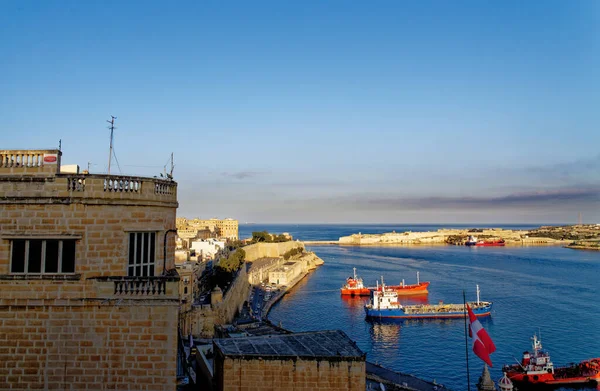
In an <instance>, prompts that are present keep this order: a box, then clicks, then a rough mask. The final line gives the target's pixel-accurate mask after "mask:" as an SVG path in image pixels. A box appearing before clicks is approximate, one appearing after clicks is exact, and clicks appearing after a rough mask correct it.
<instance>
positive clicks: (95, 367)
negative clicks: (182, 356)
mask: <svg viewBox="0 0 600 391" xmlns="http://www.w3.org/2000/svg"><path fill="white" fill-rule="evenodd" d="M29 303H31V304H24V305H1V306H0V328H1V330H2V333H1V336H0V379H3V381H0V390H30V389H46V390H48V389H50V390H53V389H59V390H66V389H70V390H84V389H95V390H101V389H117V390H166V389H170V390H174V389H175V386H176V384H175V382H176V360H175V359H174V358H175V357H176V355H177V311H178V309H177V304H176V303H174V304H172V305H171V306H164V305H163V306H155V305H150V306H145V305H143V303H140V302H137V301H136V303H131V302H129V301H126V300H125V301H123V302H121V303H120V304H115V305H111V304H114V302H113V303H111V304H109V303H106V302H102V301H95V302H94V301H90V302H81V301H78V302H64V303H52V304H51V303H48V302H44V301H39V302H37V303H36V301H35V300H30V301H29Z"/></svg>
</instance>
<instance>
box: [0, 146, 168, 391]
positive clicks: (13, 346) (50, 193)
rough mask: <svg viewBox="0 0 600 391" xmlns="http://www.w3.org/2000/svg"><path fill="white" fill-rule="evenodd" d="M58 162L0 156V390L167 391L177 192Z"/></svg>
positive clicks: (55, 156)
mask: <svg viewBox="0 0 600 391" xmlns="http://www.w3.org/2000/svg"><path fill="white" fill-rule="evenodd" d="M61 155H62V154H61V152H60V151H58V150H35V151H33V150H19V151H15V150H12V151H6V150H4V151H1V150H0V227H1V230H0V336H2V337H0V379H2V381H0V390H7V389H64V388H65V387H69V389H127V390H142V389H143V390H175V387H176V368H177V345H178V344H177V337H178V332H177V322H178V313H179V309H178V306H179V292H178V289H179V287H178V280H179V277H178V276H177V273H176V272H175V273H172V270H173V269H174V260H173V253H174V248H175V241H174V237H175V233H174V231H175V213H176V209H177V206H178V204H177V184H176V183H175V182H173V181H170V180H162V179H156V178H142V177H131V176H115V175H100V174H84V175H79V174H76V173H75V174H73V173H61V171H60V166H61V159H62V156H61ZM11 387H12V388H11Z"/></svg>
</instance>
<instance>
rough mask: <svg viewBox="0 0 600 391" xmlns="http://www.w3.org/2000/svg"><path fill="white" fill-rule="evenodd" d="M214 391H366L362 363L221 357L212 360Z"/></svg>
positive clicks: (363, 364) (363, 365)
mask: <svg viewBox="0 0 600 391" xmlns="http://www.w3.org/2000/svg"><path fill="white" fill-rule="evenodd" d="M215 373H216V374H217V379H216V382H217V390H228V391H236V390H239V391H242V390H298V391H300V390H307V391H308V390H310V391H312V390H315V389H319V390H323V391H327V390H331V391H333V390H348V391H364V390H365V388H366V380H365V362H364V361H343V360H342V359H340V360H335V361H334V360H325V359H323V360H319V359H315V360H302V359H296V360H291V359H290V360H285V359H283V360H276V359H256V358H249V359H242V358H229V357H225V358H224V359H223V360H222V361H221V360H215Z"/></svg>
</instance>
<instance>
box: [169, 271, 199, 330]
mask: <svg viewBox="0 0 600 391" xmlns="http://www.w3.org/2000/svg"><path fill="white" fill-rule="evenodd" d="M175 267H176V269H177V273H178V274H179V298H180V304H181V306H180V308H179V310H180V314H179V319H180V322H179V327H180V329H181V332H182V333H183V334H184V335H189V334H191V330H192V329H191V327H192V324H191V321H190V316H191V310H192V306H193V305H194V303H195V301H196V300H197V299H198V297H199V293H200V292H199V289H198V281H199V280H200V275H201V274H202V271H204V267H205V264H201V263H198V262H185V263H183V264H176V265H175Z"/></svg>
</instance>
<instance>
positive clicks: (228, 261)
mask: <svg viewBox="0 0 600 391" xmlns="http://www.w3.org/2000/svg"><path fill="white" fill-rule="evenodd" d="M245 258H246V252H245V251H244V250H243V249H241V248H238V249H236V250H235V251H233V252H230V253H229V256H228V257H227V258H221V259H219V262H218V263H217V265H216V266H215V268H214V272H213V279H212V284H211V285H212V286H213V287H214V286H216V285H218V286H220V287H221V288H225V287H226V286H227V285H229V284H230V283H231V281H233V278H234V276H235V274H236V272H237V271H238V270H239V269H240V267H242V265H243V264H244V259H245Z"/></svg>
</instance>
